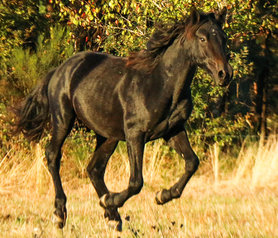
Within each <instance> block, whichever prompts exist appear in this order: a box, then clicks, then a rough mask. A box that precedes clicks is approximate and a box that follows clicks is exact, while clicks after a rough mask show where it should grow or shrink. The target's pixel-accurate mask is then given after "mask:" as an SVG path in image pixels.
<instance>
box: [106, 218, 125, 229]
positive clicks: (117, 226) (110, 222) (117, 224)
mask: <svg viewBox="0 0 278 238" xmlns="http://www.w3.org/2000/svg"><path fill="white" fill-rule="evenodd" d="M107 225H108V227H109V228H110V229H112V230H115V231H122V221H115V220H108V221H107Z"/></svg>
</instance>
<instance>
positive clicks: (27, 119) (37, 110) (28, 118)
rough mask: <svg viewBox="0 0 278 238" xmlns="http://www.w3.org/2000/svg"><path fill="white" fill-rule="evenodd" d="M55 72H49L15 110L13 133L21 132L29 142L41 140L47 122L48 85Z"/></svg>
mask: <svg viewBox="0 0 278 238" xmlns="http://www.w3.org/2000/svg"><path fill="white" fill-rule="evenodd" d="M54 72H55V70H52V71H51V72H49V73H48V74H47V75H46V77H45V78H44V80H43V81H42V82H41V83H40V84H39V85H38V86H37V87H36V88H35V89H34V90H33V91H32V92H31V93H30V95H28V96H27V98H26V99H25V101H24V103H23V105H22V106H21V107H20V108H18V109H17V110H16V114H17V118H18V120H17V123H16V125H15V126H16V129H15V131H16V132H17V133H20V132H22V133H23V135H24V136H25V137H26V138H27V139H29V140H30V141H39V140H40V139H41V136H42V133H43V130H44V128H45V125H46V123H47V122H48V121H49V102H48V96H47V94H48V84H49V81H50V79H51V77H52V76H53V74H54Z"/></svg>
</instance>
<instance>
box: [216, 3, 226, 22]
mask: <svg viewBox="0 0 278 238" xmlns="http://www.w3.org/2000/svg"><path fill="white" fill-rule="evenodd" d="M226 15H227V7H224V8H223V9H222V10H221V11H220V12H218V13H217V14H215V19H216V21H217V22H218V23H219V24H220V25H221V26H222V25H223V24H225V21H226Z"/></svg>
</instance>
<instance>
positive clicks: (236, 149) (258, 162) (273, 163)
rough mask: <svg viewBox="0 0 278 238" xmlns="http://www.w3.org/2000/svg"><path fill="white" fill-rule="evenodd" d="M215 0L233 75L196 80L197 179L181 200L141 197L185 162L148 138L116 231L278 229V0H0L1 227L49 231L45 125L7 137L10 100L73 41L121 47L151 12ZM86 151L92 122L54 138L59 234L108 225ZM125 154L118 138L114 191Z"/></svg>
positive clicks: (83, 233)
mask: <svg viewBox="0 0 278 238" xmlns="http://www.w3.org/2000/svg"><path fill="white" fill-rule="evenodd" d="M223 6H227V8H228V17H227V22H226V24H225V26H224V28H225V32H227V34H228V37H229V41H228V47H229V52H230V56H231V59H230V62H231V64H232V66H233V69H234V79H233V81H232V83H231V85H230V87H229V90H228V92H226V93H224V92H223V90H222V89H221V88H220V87H216V86H214V85H213V81H212V79H211V78H210V76H208V75H207V74H206V73H205V72H203V71H201V70H200V71H198V73H197V75H196V77H195V80H194V82H193V85H192V95H193V97H194V110H193V113H192V115H191V117H190V120H189V122H188V123H187V124H186V127H187V130H188V131H189V134H190V135H189V136H190V141H191V142H192V144H193V147H194V149H195V151H196V152H197V154H198V155H199V157H200V158H201V160H202V163H201V168H200V170H199V172H198V174H197V177H195V176H194V179H196V180H195V182H194V179H192V180H193V182H192V183H191V182H190V184H189V187H188V191H187V192H186V194H187V195H185V196H186V199H184V197H183V198H182V199H181V200H177V201H174V202H173V203H170V204H169V205H166V206H165V207H162V208H161V207H157V206H155V207H154V205H152V203H150V202H149V201H150V199H151V200H153V197H154V193H155V192H156V191H157V190H158V189H160V188H161V187H169V186H170V184H172V183H173V182H174V181H173V180H174V179H173V177H174V178H176V177H177V176H178V175H180V174H181V173H182V170H183V167H184V164H183V161H182V160H181V159H179V158H178V157H177V155H176V154H175V152H173V151H171V150H170V149H169V148H167V147H166V146H165V145H164V143H163V141H160V140H159V141H157V142H152V143H149V144H148V145H147V147H146V149H147V150H146V154H145V161H144V162H145V167H144V175H145V177H146V179H145V188H144V189H145V190H144V189H143V191H142V193H143V195H142V196H141V197H140V198H139V201H140V203H138V200H136V199H138V198H136V199H134V200H133V199H131V201H130V202H128V203H127V206H126V207H125V208H123V209H124V210H123V211H122V212H123V214H124V215H123V218H125V217H129V216H131V221H127V220H128V219H127V220H125V222H124V231H125V232H126V234H125V233H123V234H122V235H121V236H122V237H148V234H154V236H152V237H277V234H278V230H277V227H278V225H277V224H278V217H277V214H278V212H277V204H278V203H277V197H278V196H277V194H278V191H277V188H278V186H277V185H278V184H277V181H278V174H277V171H278V157H277V155H278V153H277V148H278V143H277V137H276V136H275V134H277V126H278V123H277V122H278V106H277V105H278V97H277V96H278V95H277V94H278V77H277V76H278V67H277V63H278V55H277V52H278V47H277V46H278V7H277V1H276V0H225V1H216V0H215V1H208V0H205V1H192V0H141V1H136V0H125V1H124V0H109V1H104V0H96V1H92V0H86V1H76V0H37V1H33V0H1V1H0V200H1V204H5V205H6V206H2V208H1V209H0V231H1V234H3V236H4V237H5V236H6V237H30V234H32V235H33V236H34V237H50V236H52V232H53V231H52V230H51V229H52V224H51V223H50V222H49V217H50V216H51V213H52V211H51V209H49V208H51V206H52V202H53V201H52V200H53V197H54V196H53V188H52V184H51V181H50V177H49V174H48V172H47V169H46V164H45V161H44V159H43V149H42V148H43V147H44V145H45V144H46V143H47V141H48V137H49V135H46V137H45V138H44V139H43V140H42V141H41V142H40V144H38V145H33V144H30V143H29V142H27V141H26V140H25V139H24V138H23V137H22V135H19V136H12V135H11V131H12V124H13V122H14V119H13V115H12V113H11V109H10V106H12V105H16V104H18V103H20V102H21V101H22V100H23V98H24V96H26V95H27V94H28V93H29V92H30V91H31V90H32V88H33V87H34V86H35V85H36V83H37V82H38V81H39V80H40V79H41V78H42V77H43V76H44V75H45V74H46V72H48V71H49V70H50V69H52V68H54V67H56V66H57V65H59V64H60V63H61V62H63V61H64V60H65V59H67V58H68V57H69V56H71V55H72V54H74V53H76V52H78V51H82V50H95V51H104V52H108V53H111V54H115V55H120V56H126V55H128V54H129V53H130V52H133V51H137V50H139V49H142V48H144V47H145V43H146V42H147V40H148V38H149V36H150V35H151V33H152V32H153V30H154V27H155V23H156V22H158V21H162V22H168V21H171V19H176V18H177V19H182V18H183V17H184V16H187V15H189V14H190V11H191V9H192V8H193V7H196V8H197V9H201V10H203V11H216V10H218V9H221V8H222V7H223ZM260 138H261V140H260ZM93 150H94V134H93V132H90V133H87V132H86V131H85V130H84V128H81V129H80V128H78V127H76V128H75V130H74V131H73V132H72V133H71V135H70V137H69V138H68V139H67V141H66V143H65V146H64V148H63V165H62V171H61V172H62V179H63V182H64V184H65V188H66V193H69V195H70V194H72V196H71V197H69V211H70V212H71V213H70V214H69V220H68V225H67V226H66V228H65V236H66V237H109V236H110V237H114V236H115V234H114V233H112V232H111V231H110V230H109V229H108V228H107V227H105V225H104V224H103V223H102V222H103V220H102V219H101V218H102V216H103V214H102V213H103V211H102V210H101V208H99V207H98V205H97V204H98V202H97V196H96V193H95V192H94V190H93V189H92V187H91V184H90V183H89V181H88V179H85V178H87V177H86V172H85V171H86V165H87V163H88V157H89V156H90V155H91V154H92V153H93ZM126 156H127V155H126V148H125V145H124V144H123V143H120V145H119V146H118V148H117V150H116V152H115V155H114V156H113V158H112V161H111V162H109V165H108V172H107V173H106V181H107V182H108V185H109V187H111V188H112V189H113V190H122V189H123V188H124V187H125V186H126V185H127V177H128V173H129V171H128V161H127V158H126ZM115 178H116V179H115ZM80 184H81V186H80ZM30 188H32V191H30ZM80 194H82V196H80ZM150 194H151V195H150ZM41 201H45V205H42V203H41ZM70 204H71V205H70ZM92 204H94V205H93V206H92ZM138 204H141V205H140V206H139V205H138ZM171 211H173V212H171ZM251 213H252V214H254V215H253V216H250V214H251ZM143 217H145V218H146V221H145V220H144V219H143ZM135 221H137V222H139V223H136V222H135ZM95 224H96V225H95ZM11 227H13V229H12V230H11V229H10V228H11ZM116 235H117V236H118V235H119V234H116ZM119 236H120V235H119Z"/></svg>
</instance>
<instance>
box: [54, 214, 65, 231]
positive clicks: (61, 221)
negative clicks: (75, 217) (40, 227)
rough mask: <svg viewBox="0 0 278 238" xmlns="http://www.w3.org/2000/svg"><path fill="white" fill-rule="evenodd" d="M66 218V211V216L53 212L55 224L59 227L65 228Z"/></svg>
mask: <svg viewBox="0 0 278 238" xmlns="http://www.w3.org/2000/svg"><path fill="white" fill-rule="evenodd" d="M66 219H67V215H66V214H65V213H64V218H61V217H60V216H57V215H56V214H55V213H54V214H53V217H52V221H53V224H54V225H55V226H56V227H57V228H59V229H63V228H64V226H65V225H66Z"/></svg>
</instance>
